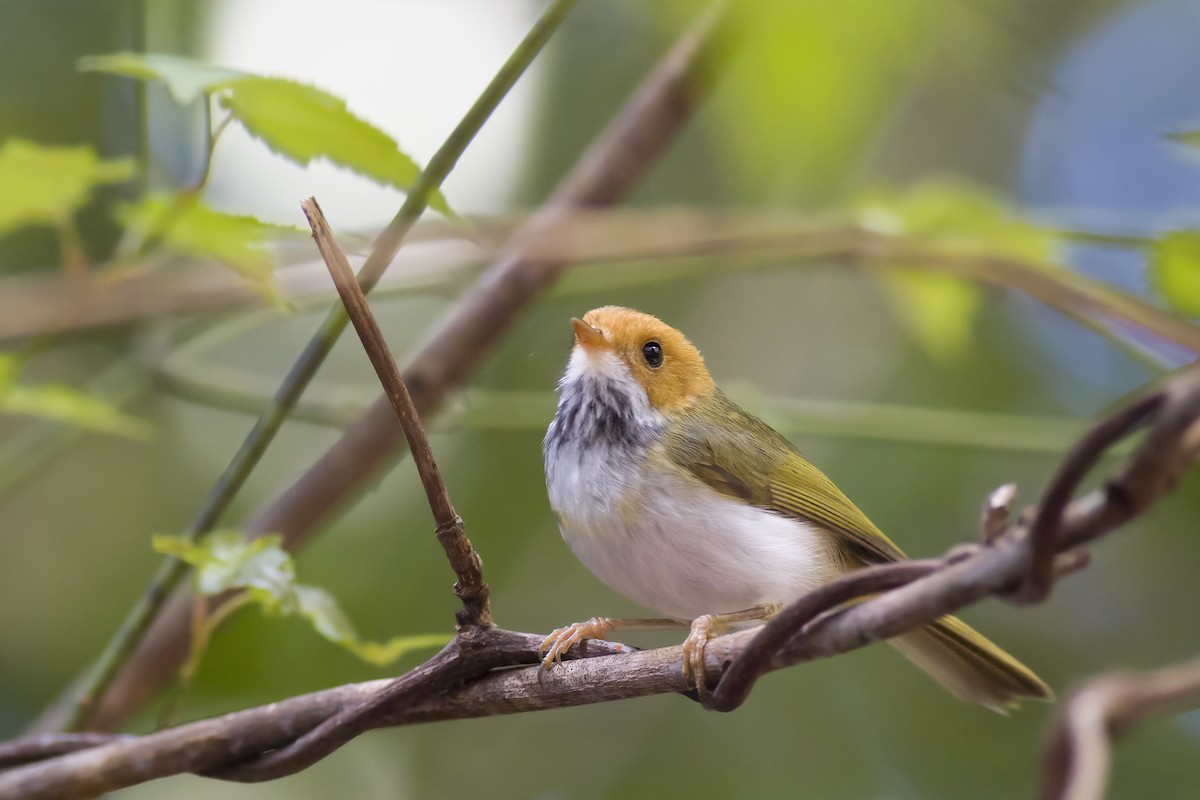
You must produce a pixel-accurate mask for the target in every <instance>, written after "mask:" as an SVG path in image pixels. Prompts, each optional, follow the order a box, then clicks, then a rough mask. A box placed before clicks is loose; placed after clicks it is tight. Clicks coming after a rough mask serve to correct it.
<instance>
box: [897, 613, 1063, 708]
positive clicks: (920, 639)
mask: <svg viewBox="0 0 1200 800" xmlns="http://www.w3.org/2000/svg"><path fill="white" fill-rule="evenodd" d="M888 643H889V644H890V645H892V646H893V647H895V648H896V649H897V650H899V651H900V652H901V653H902V654H903V655H904V657H905V658H907V659H908V660H909V661H911V662H913V663H914V664H916V665H917V666H918V667H920V668H921V669H923V670H924V671H925V672H927V673H929V675H930V676H931V677H932V678H933V679H934V680H935V681H937V682H938V683H940V684H941V685H942V686H943V687H944V688H945V689H946V690H947V691H948V692H950V694H952V695H954V696H955V697H957V698H959V699H961V700H966V701H967V702H969V703H978V704H979V705H981V706H984V707H986V708H990V709H991V710H993V711H997V712H999V713H1001V714H1006V713H1008V712H1009V711H1010V710H1011V709H1013V708H1015V707H1016V706H1017V705H1019V703H1020V701H1021V700H1053V699H1054V693H1053V692H1052V691H1051V690H1050V687H1049V686H1047V685H1046V684H1045V683H1043V682H1042V680H1041V678H1039V677H1038V676H1037V675H1034V674H1033V672H1032V671H1031V670H1030V669H1029V668H1028V667H1026V666H1025V665H1024V664H1022V663H1021V662H1020V661H1017V660H1016V659H1015V658H1013V657H1012V656H1010V655H1009V654H1008V653H1006V652H1004V651H1003V650H1001V649H1000V648H999V647H997V646H996V645H994V644H992V643H991V642H990V641H988V640H987V639H985V638H984V637H983V636H982V635H981V634H980V633H978V632H977V631H975V630H974V629H973V628H971V627H970V626H969V625H967V624H966V623H965V622H963V621H962V620H960V619H958V618H957V617H942V618H941V619H939V620H938V621H937V622H935V623H934V624H932V625H930V626H928V627H926V628H922V629H921V630H919V631H915V632H913V633H906V634H904V635H902V636H897V637H896V638H894V639H889V640H888Z"/></svg>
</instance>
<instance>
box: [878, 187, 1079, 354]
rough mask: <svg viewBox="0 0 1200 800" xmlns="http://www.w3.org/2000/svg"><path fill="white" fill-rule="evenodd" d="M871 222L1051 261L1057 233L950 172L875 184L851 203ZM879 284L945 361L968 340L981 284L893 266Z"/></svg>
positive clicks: (945, 244)
mask: <svg viewBox="0 0 1200 800" xmlns="http://www.w3.org/2000/svg"><path fill="white" fill-rule="evenodd" d="M856 212H857V216H858V221H859V223H860V224H861V225H863V226H864V227H866V228H869V229H871V230H876V231H879V232H881V233H887V234H889V235H894V236H904V237H908V238H911V239H916V240H918V241H923V242H927V243H929V244H931V245H935V246H937V247H939V248H942V249H947V250H953V251H955V252H963V253H972V254H989V255H1008V256H1012V257H1015V258H1020V259H1023V260H1025V261H1029V262H1032V263H1034V264H1039V265H1043V266H1045V267H1046V268H1050V265H1051V264H1052V263H1053V259H1054V254H1055V248H1056V239H1055V237H1054V235H1053V234H1052V233H1051V232H1049V231H1048V230H1046V229H1044V228H1042V227H1039V226H1037V225H1033V224H1031V223H1028V222H1025V221H1023V220H1021V219H1020V218H1018V217H1017V216H1016V215H1015V214H1014V213H1013V211H1012V210H1011V209H1010V208H1009V207H1008V206H1007V205H1006V204H1005V203H1004V202H1002V201H1001V200H1000V199H998V198H996V197H994V196H993V195H992V194H990V193H989V192H987V191H986V190H983V189H980V188H978V187H974V186H971V185H970V184H967V183H964V182H961V181H956V180H948V179H937V180H931V181H927V182H925V183H922V184H920V185H918V186H916V187H915V188H913V189H912V190H911V191H909V192H907V193H904V194H900V193H897V192H894V191H889V190H874V191H872V192H869V193H867V194H865V195H864V196H863V197H862V198H861V199H860V200H859V201H858V203H857V204H856ZM884 286H885V287H886V289H887V292H888V298H889V300H890V301H891V303H892V306H893V307H894V308H895V310H896V314H897V316H898V317H899V319H900V320H901V322H903V323H904V325H905V327H907V328H908V330H909V331H910V332H911V333H912V335H913V336H914V338H916V340H917V341H918V342H919V343H920V344H921V346H922V347H923V348H924V349H925V351H926V352H928V353H929V354H930V355H931V356H932V357H934V358H936V359H939V360H942V361H947V360H951V359H954V358H958V357H961V356H962V355H964V354H965V353H966V352H967V351H968V350H969V349H970V346H971V343H972V339H973V331H974V321H975V318H976V316H977V314H978V312H979V308H980V305H981V303H982V294H981V292H980V290H979V287H978V286H976V285H975V284H973V283H970V282H968V281H964V280H962V279H960V278H955V277H952V276H949V275H937V274H931V273H924V272H917V271H914V270H907V269H891V270H889V271H888V272H887V274H886V275H885V276H884Z"/></svg>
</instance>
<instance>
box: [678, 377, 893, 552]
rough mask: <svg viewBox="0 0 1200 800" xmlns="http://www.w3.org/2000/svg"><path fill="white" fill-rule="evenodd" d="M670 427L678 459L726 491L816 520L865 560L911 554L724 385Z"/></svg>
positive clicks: (841, 544)
mask: <svg viewBox="0 0 1200 800" xmlns="http://www.w3.org/2000/svg"><path fill="white" fill-rule="evenodd" d="M695 410H696V411H697V412H698V413H695V414H690V415H688V416H687V417H686V418H685V419H683V420H682V421H681V422H680V423H679V424H676V425H673V426H672V427H671V429H670V432H669V433H668V434H667V437H666V441H665V445H666V448H667V451H668V455H669V456H670V458H671V460H672V461H673V462H675V463H676V464H679V465H680V466H682V467H683V468H684V469H686V470H687V471H688V472H690V473H691V474H692V475H693V476H695V477H696V478H698V479H699V480H701V481H703V482H704V483H705V484H707V485H708V486H710V487H712V488H713V489H715V490H716V491H718V492H721V493H722V494H724V495H727V496H729V497H732V498H735V499H737V500H741V501H742V502H745V503H750V504H752V505H756V506H759V507H761V508H765V509H768V510H771V511H774V512H775V513H777V514H781V515H783V516H786V517H792V518H794V519H799V520H804V521H806V522H812V523H815V524H817V525H819V526H820V527H822V528H824V529H825V530H827V531H829V532H830V533H831V534H832V535H833V536H834V539H835V541H836V542H837V544H838V545H839V550H840V551H842V552H843V554H844V555H847V556H850V557H852V558H853V559H855V560H857V561H860V562H862V563H866V564H878V563H884V562H889V561H897V560H899V559H902V558H904V557H905V556H904V553H903V552H902V551H901V550H900V548H899V547H897V546H896V545H895V544H894V543H893V542H892V540H891V539H889V538H888V537H887V536H885V535H884V534H883V532H882V531H881V530H879V528H877V527H875V525H874V523H872V522H871V520H870V519H868V518H867V516H866V514H864V513H863V512H862V511H860V510H859V509H858V507H857V506H855V505H854V504H853V503H852V502H850V499H849V498H847V497H846V495H844V494H842V492H841V491H840V490H839V489H838V488H837V487H836V486H835V485H834V484H833V481H831V480H829V478H827V477H826V476H825V474H824V473H823V472H821V471H820V470H819V469H817V468H816V467H814V466H813V465H812V464H810V463H809V462H808V461H806V460H805V459H804V457H803V456H801V455H800V452H799V451H798V450H797V449H796V447H795V446H794V445H793V444H792V443H791V442H789V441H788V440H787V439H786V438H784V437H783V436H782V435H780V434H779V433H778V432H776V431H775V430H774V429H773V428H771V427H770V426H768V425H767V424H766V423H765V422H763V421H762V420H760V419H758V418H757V417H754V416H752V415H750V414H748V413H746V412H745V411H744V410H742V409H741V408H740V407H739V406H737V405H736V404H734V403H733V402H732V401H730V400H729V399H728V398H726V397H725V396H724V394H722V393H721V392H720V390H717V391H716V392H715V393H714V396H713V398H712V399H711V400H707V401H705V403H704V405H703V406H702V407H700V408H698V409H695Z"/></svg>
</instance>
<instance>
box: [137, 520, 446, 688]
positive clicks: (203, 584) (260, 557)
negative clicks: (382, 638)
mask: <svg viewBox="0 0 1200 800" xmlns="http://www.w3.org/2000/svg"><path fill="white" fill-rule="evenodd" d="M152 543H153V546H154V549H155V551H157V552H159V553H162V554H164V555H169V556H175V557H176V558H179V559H182V560H183V561H186V562H187V563H188V564H190V565H192V566H193V567H194V568H195V570H196V575H195V584H196V591H198V592H199V593H200V594H202V595H214V594H221V593H222V592H227V591H229V590H231V589H244V590H246V593H247V597H248V598H249V599H250V601H251V602H253V603H256V604H257V605H258V606H259V607H261V608H262V609H263V611H264V612H266V613H268V614H272V615H282V616H291V615H293V614H299V615H300V616H301V617H303V618H304V619H306V620H308V622H309V624H311V625H312V627H313V630H315V631H316V632H317V633H318V634H320V635H321V636H322V637H324V638H325V639H328V640H329V641H331V642H333V643H334V644H337V645H340V646H341V647H342V648H343V649H345V650H347V651H348V652H350V653H353V654H354V655H355V656H357V657H358V658H360V659H362V660H363V661H366V662H368V663H370V664H374V665H375V666H380V667H382V666H387V665H388V664H390V663H392V662H393V661H395V660H396V659H398V658H400V657H401V656H403V655H405V654H407V653H410V652H412V651H414V650H423V649H426V648H430V647H440V646H442V645H444V644H446V642H448V641H450V635H449V634H441V633H438V634H422V635H418V636H399V637H396V638H395V639H391V640H390V641H387V642H365V641H363V640H362V639H360V638H359V636H358V631H357V630H355V628H354V625H353V624H352V623H351V622H350V619H349V618H348V617H347V616H346V614H345V612H343V611H342V609H341V608H340V607H339V606H338V604H337V601H336V600H335V599H334V598H333V595H331V594H330V593H329V592H327V591H325V590H324V589H320V588H318V587H316V586H305V585H303V584H300V583H297V582H296V570H295V566H294V564H293V562H292V557H291V556H290V555H288V553H287V552H286V551H285V550H284V549H283V537H282V536H278V535H270V536H262V537H259V538H258V539H255V540H253V541H249V540H247V539H246V537H245V536H244V535H243V534H242V533H240V532H239V531H232V530H221V531H213V532H212V533H209V534H206V535H205V536H202V537H201V538H200V539H199V540H197V541H193V540H191V539H189V538H188V537H186V536H166V535H156V536H154V537H153V539H152ZM193 660H198V656H197V655H196V654H193Z"/></svg>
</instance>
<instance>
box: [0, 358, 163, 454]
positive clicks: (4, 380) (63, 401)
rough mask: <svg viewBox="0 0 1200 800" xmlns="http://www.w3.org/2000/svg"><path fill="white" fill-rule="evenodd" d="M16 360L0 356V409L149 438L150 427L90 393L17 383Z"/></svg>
mask: <svg viewBox="0 0 1200 800" xmlns="http://www.w3.org/2000/svg"><path fill="white" fill-rule="evenodd" d="M19 369H20V362H19V360H18V359H16V358H14V357H12V356H0V412H3V413H6V414H20V415H24V416H30V417H40V418H41V419H48V420H53V421H55V422H65V423H67V424H69V425H74V426H76V427H78V428H83V429H84V430H89V431H95V432H97V433H110V434H114V435H117V436H125V437H128V438H130V439H142V440H145V439H149V438H150V437H151V435H152V433H153V428H152V427H151V426H150V425H149V424H148V423H146V422H143V421H142V420H140V419H138V418H137V417H133V416H130V415H128V414H126V413H124V412H122V411H121V410H120V409H118V408H116V407H115V406H112V405H110V404H108V403H106V402H104V401H103V400H99V399H97V398H95V397H92V396H91V395H88V394H86V393H84V392H81V391H79V390H78V389H72V388H71V387H70V386H64V385H62V384H57V383H37V384H29V383H18V382H17V372H18V371H19Z"/></svg>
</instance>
